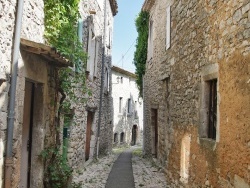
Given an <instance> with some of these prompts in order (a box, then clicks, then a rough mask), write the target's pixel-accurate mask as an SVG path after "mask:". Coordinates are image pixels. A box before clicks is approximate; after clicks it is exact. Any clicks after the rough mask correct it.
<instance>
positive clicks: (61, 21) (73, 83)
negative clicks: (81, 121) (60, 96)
mask: <svg viewBox="0 0 250 188" xmlns="http://www.w3.org/2000/svg"><path fill="white" fill-rule="evenodd" d="M79 2H80V0H45V1H44V14H45V19H44V21H45V34H44V36H45V38H46V42H47V43H49V45H52V46H53V47H55V48H56V49H57V50H58V51H59V52H60V53H61V54H62V55H63V56H64V57H66V58H67V59H69V60H70V61H71V62H73V64H74V67H81V70H82V71H81V72H78V73H74V72H73V71H72V69H70V68H69V67H67V68H62V69H60V70H59V87H60V92H64V93H65V95H66V97H65V98H66V99H70V100H71V101H76V99H77V100H79V97H76V95H75V93H76V92H75V91H76V90H78V91H80V92H82V93H83V95H81V96H84V94H85V93H86V92H87V91H88V90H87V88H86V86H85V78H86V76H85V72H84V70H86V62H87V61H86V60H87V54H86V53H85V52H84V51H83V46H82V43H81V42H80V41H79V39H78V36H77V23H78V19H79V17H80V14H79V10H78V9H79ZM80 85H81V86H80ZM78 102H79V101H78ZM82 102H84V100H83V101H82ZM69 103H70V101H69V100H65V101H64V102H63V103H62V107H63V108H64V110H65V109H66V110H67V109H68V107H69V106H70V104H69Z"/></svg>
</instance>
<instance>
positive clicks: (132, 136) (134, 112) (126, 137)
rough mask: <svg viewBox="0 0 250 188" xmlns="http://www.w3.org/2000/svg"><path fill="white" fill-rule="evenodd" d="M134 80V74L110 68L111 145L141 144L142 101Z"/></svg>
mask: <svg viewBox="0 0 250 188" xmlns="http://www.w3.org/2000/svg"><path fill="white" fill-rule="evenodd" d="M135 79H136V75H135V74H134V73H131V72H129V71H127V70H124V69H122V68H120V67H117V66H112V97H113V109H114V127H113V142H114V143H113V145H121V144H126V145H140V144H142V139H143V101H142V98H140V97H139V90H138V88H137V85H136V82H135Z"/></svg>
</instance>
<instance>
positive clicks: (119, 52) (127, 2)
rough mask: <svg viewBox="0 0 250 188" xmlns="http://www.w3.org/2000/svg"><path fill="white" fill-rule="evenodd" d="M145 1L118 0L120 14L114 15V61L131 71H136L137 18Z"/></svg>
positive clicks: (114, 63)
mask: <svg viewBox="0 0 250 188" xmlns="http://www.w3.org/2000/svg"><path fill="white" fill-rule="evenodd" d="M143 2H144V0H117V3H118V14H117V15H116V16H115V17H114V33H113V35H114V36H113V46H112V63H113V65H116V66H119V67H122V68H124V69H126V70H128V71H131V72H134V71H135V67H134V64H133V63H132V62H133V58H134V51H135V43H136V42H135V40H136V38H137V31H136V28H135V19H136V16H137V15H138V13H139V12H140V10H141V7H142V4H143ZM126 52H127V53H126ZM125 53H126V54H125ZM123 55H124V58H123V59H122V56H123Z"/></svg>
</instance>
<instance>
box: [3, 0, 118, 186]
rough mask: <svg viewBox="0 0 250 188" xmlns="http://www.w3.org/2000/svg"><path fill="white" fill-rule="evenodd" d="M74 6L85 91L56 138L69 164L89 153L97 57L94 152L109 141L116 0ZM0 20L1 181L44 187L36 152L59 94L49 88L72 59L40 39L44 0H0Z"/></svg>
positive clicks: (48, 139)
mask: <svg viewBox="0 0 250 188" xmlns="http://www.w3.org/2000/svg"><path fill="white" fill-rule="evenodd" d="M104 6H105V8H104ZM79 9H80V13H81V16H82V19H80V20H79V23H78V35H79V39H82V42H83V44H84V48H85V49H83V50H85V51H87V52H88V56H89V59H88V62H87V65H88V66H87V70H84V71H86V77H87V81H86V84H87V86H88V88H89V89H90V91H91V93H92V95H91V97H88V98H87V102H86V103H80V102H79V103H77V104H74V103H72V116H71V115H70V116H69V117H70V118H71V120H70V124H71V127H70V126H65V125H64V124H68V123H69V122H61V128H60V129H61V132H62V136H61V138H62V139H63V141H64V143H66V142H65V139H68V140H67V142H68V143H67V146H68V147H66V148H67V150H65V151H64V152H66V156H67V158H68V159H69V162H70V164H71V166H72V167H73V168H79V167H80V166H81V165H83V163H84V162H85V161H86V160H87V159H89V158H91V157H93V156H94V154H96V151H95V149H94V148H96V147H97V127H98V126H97V124H98V114H99V106H100V105H99V102H100V86H101V64H102V62H104V65H105V68H104V73H105V77H104V78H105V79H103V80H104V82H103V83H104V92H103V94H102V107H103V109H105V110H102V111H101V116H100V120H101V121H99V122H100V123H99V124H100V130H101V131H100V132H101V134H100V136H99V137H100V144H99V146H100V147H99V148H100V149H99V151H100V153H107V152H108V151H110V150H111V147H112V140H111V139H110V138H111V137H112V123H113V122H112V118H111V117H112V110H111V107H112V97H111V93H110V91H111V83H110V82H109V80H110V79H111V74H110V72H111V69H110V68H111V55H110V54H111V49H112V48H111V47H112V27H113V16H114V15H115V14H116V13H117V4H116V1H115V0H110V1H106V0H103V1H101V0H98V1H95V0H93V1H88V2H85V1H82V2H81V4H80V7H79ZM104 10H106V11H104ZM104 16H105V17H106V19H104ZM104 20H105V31H106V32H105V35H106V37H105V42H104V39H103V38H104V36H105V35H104ZM0 27H1V29H0V44H1V46H0V48H1V50H0V57H1V58H0V59H1V60H0V187H3V186H4V184H5V187H43V186H44V185H43V178H44V177H43V175H44V161H43V160H42V158H41V157H40V154H41V152H42V151H43V150H44V149H46V148H48V147H53V146H54V145H55V134H56V127H55V121H56V115H57V112H56V109H57V107H58V106H57V101H59V99H60V95H59V94H58V91H57V89H56V84H57V82H56V80H57V70H58V69H60V68H61V67H66V66H71V65H72V64H71V62H69V61H68V60H67V59H65V58H64V57H62V55H61V54H60V53H59V52H57V51H56V50H55V48H52V47H50V46H48V45H45V39H44V1H42V0H35V1H34V0H32V1H30V0H24V1H22V0H19V1H12V0H8V1H2V2H0ZM81 37H82V38H81ZM103 44H105V46H104V52H105V56H103V55H102V54H103V51H102V46H103ZM19 46H20V48H19ZM102 59H103V61H102ZM72 70H75V67H72ZM15 75H16V76H15ZM15 78H16V83H15ZM15 87H16V88H15ZM65 116H68V114H64V115H63V116H62V119H64V120H65V119H69V118H64V117H65ZM11 122H12V123H11ZM67 129H68V130H67ZM65 131H67V132H66V134H65ZM63 133H64V135H63ZM69 135H70V136H69ZM68 136H69V137H68ZM64 148H65V147H64Z"/></svg>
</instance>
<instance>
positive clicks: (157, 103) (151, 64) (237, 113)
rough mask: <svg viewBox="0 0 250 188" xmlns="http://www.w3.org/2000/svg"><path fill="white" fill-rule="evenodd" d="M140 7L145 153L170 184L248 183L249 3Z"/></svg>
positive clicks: (150, 3) (151, 0)
mask: <svg viewBox="0 0 250 188" xmlns="http://www.w3.org/2000/svg"><path fill="white" fill-rule="evenodd" d="M142 10H145V11H148V12H149V13H150V20H149V38H148V44H149V45H148V58H147V63H146V73H145V76H144V98H143V100H144V108H145V111H144V113H145V115H144V116H145V120H144V130H145V140H144V144H145V147H144V148H145V149H144V152H145V153H146V154H148V155H153V156H154V157H156V158H157V160H158V161H159V162H160V163H161V164H162V165H163V167H164V169H165V172H166V177H167V179H168V181H169V182H170V184H171V187H181V186H183V187H249V186H250V179H249V167H250V164H249V161H250V149H249V144H250V142H249V139H250V132H249V130H250V127H249V125H250V124H249V118H250V116H249V114H250V103H249V101H250V90H249V88H250V87H249V84H250V82H249V79H250V77H249V66H250V3H249V1H248V0H236V1H234V0H228V1H220V0H213V1H203V0H198V1H193V0H186V1H176V0H167V1H165V0H159V1H155V0H146V1H145V2H144V5H143V7H142ZM152 91H154V92H152Z"/></svg>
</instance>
